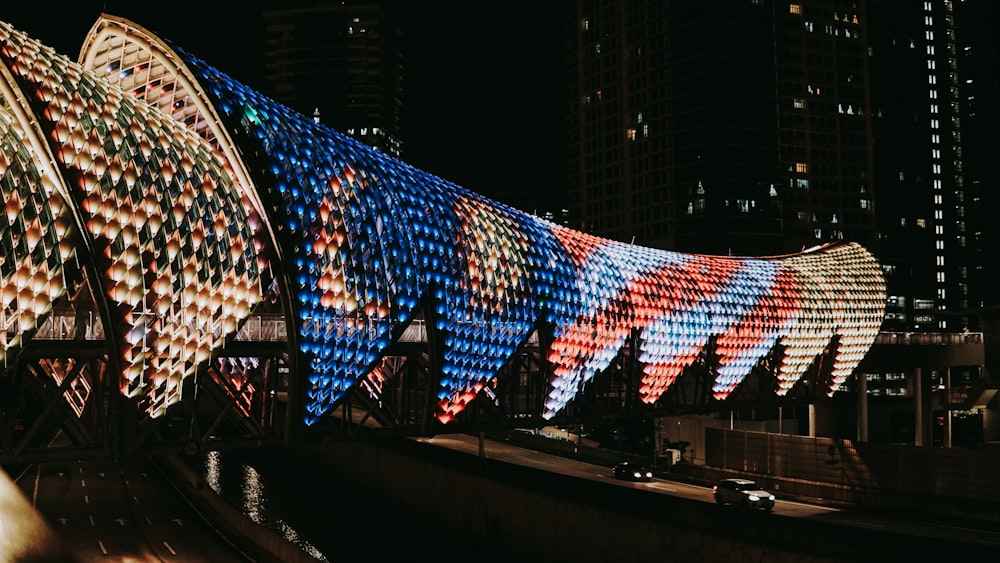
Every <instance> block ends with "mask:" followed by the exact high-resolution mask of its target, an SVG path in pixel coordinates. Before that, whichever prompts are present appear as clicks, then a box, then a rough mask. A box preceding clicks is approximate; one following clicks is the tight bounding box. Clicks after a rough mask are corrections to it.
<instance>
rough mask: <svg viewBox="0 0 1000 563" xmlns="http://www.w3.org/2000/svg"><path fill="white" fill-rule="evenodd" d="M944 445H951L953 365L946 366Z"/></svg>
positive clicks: (947, 446) (948, 446)
mask: <svg viewBox="0 0 1000 563" xmlns="http://www.w3.org/2000/svg"><path fill="white" fill-rule="evenodd" d="M943 438H944V440H943V441H944V447H946V448H950V447H951V366H945V368H944V437H943Z"/></svg>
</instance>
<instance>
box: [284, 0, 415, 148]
mask: <svg viewBox="0 0 1000 563" xmlns="http://www.w3.org/2000/svg"><path fill="white" fill-rule="evenodd" d="M264 32H265V37H264V69H265V89H266V92H267V93H268V94H269V95H270V96H271V97H273V98H274V99H275V100H277V101H279V102H281V103H282V104H284V105H286V106H288V107H290V108H292V109H294V110H296V111H299V112H301V113H304V114H306V115H315V117H316V119H318V120H320V121H322V122H323V123H324V124H326V125H329V126H330V127H332V128H334V129H336V130H337V131H340V132H341V133H344V134H346V135H350V136H351V137H354V138H356V139H358V140H360V141H361V142H363V143H365V144H367V145H369V146H372V147H374V148H376V149H378V150H380V151H382V152H384V153H386V154H389V155H391V156H393V157H397V158H398V157H400V153H401V151H402V147H401V141H400V137H399V121H400V109H401V92H402V81H403V79H402V52H401V48H400V36H401V32H400V29H399V25H398V22H397V21H396V19H395V17H394V12H393V10H392V9H391V5H389V4H388V3H386V2H378V1H357V2H324V1H321V0H314V1H312V2H303V1H300V2H290V3H288V4H287V5H285V6H284V7H282V8H278V9H269V10H265V11H264Z"/></svg>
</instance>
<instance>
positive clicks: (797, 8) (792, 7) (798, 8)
mask: <svg viewBox="0 0 1000 563" xmlns="http://www.w3.org/2000/svg"><path fill="white" fill-rule="evenodd" d="M788 13H790V14H800V15H801V14H802V4H789V5H788Z"/></svg>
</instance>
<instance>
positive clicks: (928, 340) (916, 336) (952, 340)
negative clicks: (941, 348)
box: [875, 332, 983, 346]
mask: <svg viewBox="0 0 1000 563" xmlns="http://www.w3.org/2000/svg"><path fill="white" fill-rule="evenodd" d="M982 343H983V333H981V332H880V333H878V336H876V337H875V344H888V345H914V344H917V345H948V346H954V345H957V344H982Z"/></svg>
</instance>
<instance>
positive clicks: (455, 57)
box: [0, 0, 566, 212]
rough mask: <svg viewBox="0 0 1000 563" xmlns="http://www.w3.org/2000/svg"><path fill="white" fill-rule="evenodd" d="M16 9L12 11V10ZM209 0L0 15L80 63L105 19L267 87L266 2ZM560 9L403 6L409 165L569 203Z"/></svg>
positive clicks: (517, 202) (111, 0) (60, 5)
mask: <svg viewBox="0 0 1000 563" xmlns="http://www.w3.org/2000/svg"><path fill="white" fill-rule="evenodd" d="M12 4H13V5H12ZM215 4H221V5H222V6H226V7H229V6H232V5H234V4H235V3H232V4H231V3H228V2H226V3H213V2H211V1H210V0H199V1H192V0H173V1H171V2H150V1H148V0H143V1H138V0H106V1H105V0H77V1H71V0H62V1H56V2H31V1H24V2H17V3H13V2H4V6H3V7H2V8H0V20H3V21H6V22H7V23H10V24H11V25H13V26H14V27H15V28H17V29H20V30H22V31H25V32H27V33H28V34H29V35H31V36H32V37H34V38H36V39H38V40H40V41H42V42H43V43H45V44H47V45H49V46H51V47H53V48H55V49H56V50H57V51H59V52H60V53H63V54H64V55H66V56H68V57H69V58H71V59H74V60H75V59H76V58H77V55H78V54H79V51H80V46H81V45H82V43H83V39H84V37H85V36H86V34H87V32H88V31H89V30H90V28H91V26H92V25H93V24H94V22H95V21H96V20H97V17H98V15H99V14H100V13H101V12H102V11H105V12H108V13H110V14H114V15H119V16H123V17H126V18H129V19H131V20H132V21H134V22H136V23H138V24H139V25H141V26H143V27H145V28H147V29H149V30H151V31H153V32H155V33H157V34H158V35H160V36H161V37H163V38H165V39H168V40H170V41H173V42H174V43H176V44H178V45H180V46H182V47H184V48H185V49H187V50H188V51H190V52H191V53H193V54H195V55H196V56H198V57H200V58H202V59H204V60H205V61H207V62H208V63H209V64H212V65H213V66H215V67H217V68H219V69H220V70H222V71H223V72H225V73H226V74H229V75H230V76H232V77H233V78H236V79H238V80H240V81H242V82H244V83H246V84H248V85H250V86H252V87H254V88H257V89H263V88H262V86H263V82H262V79H261V76H260V65H261V51H262V48H263V46H262V44H261V43H262V31H261V29H262V27H261V21H260V13H261V11H262V9H261V7H262V6H263V5H277V6H279V7H281V6H285V5H286V4H287V3H286V2H280V1H275V2H273V3H270V2H267V1H262V0H258V1H256V2H245V3H242V5H243V6H245V7H244V8H243V9H242V10H234V11H232V12H225V13H220V12H219V11H218V8H212V9H209V10H208V11H206V6H213V5H215ZM560 5H561V2H558V1H545V2H529V1H525V0H517V1H509V2H497V3H488V4H480V3H477V2H461V3H460V2H416V1H410V2H405V1H404V2H401V4H400V9H402V10H403V11H404V14H403V15H404V17H403V24H404V49H405V51H404V93H403V113H402V116H401V121H402V123H401V128H402V132H401V137H402V140H403V158H402V160H404V161H405V162H407V163H409V164H412V165H413V166H416V167H417V168H420V169H422V170H425V171H427V172H430V173H432V174H435V175H437V176H440V177H442V178H445V179H446V180H450V181H452V182H455V183H457V184H459V185H462V186H464V187H466V188H468V189H470V190H472V191H475V192H478V193H481V194H483V195H486V196H487V197H490V198H492V199H496V200H498V201H502V202H504V203H508V204H510V205H513V206H515V207H518V208H520V209H523V210H525V211H529V212H533V211H536V210H537V211H538V212H542V211H546V210H555V209H558V208H560V207H565V202H564V199H563V198H564V195H563V194H564V189H565V173H564V156H563V154H564V150H565V145H566V142H565V138H564V135H565V126H564V115H565V110H564V100H565V95H564V91H563V81H562V77H563V72H564V68H563V66H562V64H561V62H560V61H561V59H560V57H561V51H560V50H561V42H562V37H561V30H562V29H563V22H562V17H563V16H562V14H561V12H560V8H559V6H560Z"/></svg>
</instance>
